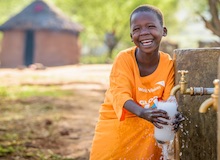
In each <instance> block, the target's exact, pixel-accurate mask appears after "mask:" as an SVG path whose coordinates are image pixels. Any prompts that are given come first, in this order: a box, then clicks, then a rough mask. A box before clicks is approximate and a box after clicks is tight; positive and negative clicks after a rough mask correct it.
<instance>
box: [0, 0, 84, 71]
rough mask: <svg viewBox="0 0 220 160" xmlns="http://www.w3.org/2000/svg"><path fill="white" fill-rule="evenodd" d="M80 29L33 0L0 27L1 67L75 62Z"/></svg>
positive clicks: (54, 11)
mask: <svg viewBox="0 0 220 160" xmlns="http://www.w3.org/2000/svg"><path fill="white" fill-rule="evenodd" d="M82 29H83V28H82V26H81V25H79V24H78V23H75V22H73V21H71V20H70V19H69V18H67V17H66V16H65V15H64V14H63V13H62V12H61V11H60V10H59V9H58V8H57V7H55V6H54V5H52V4H49V3H48V4H47V3H45V2H44V1H43V0H35V1H33V3H31V4H30V5H28V6H27V7H26V8H24V9H23V10H22V11H21V12H20V13H18V14H17V15H15V16H14V17H12V18H10V19H9V20H8V21H6V22H5V23H4V24H2V25H1V26H0V31H3V32H4V36H3V40H2V47H1V48H2V49H1V52H0V61H1V67H17V66H20V65H26V66H29V65H30V64H33V63H41V64H43V65H45V66H60V65H71V64H75V63H78V62H79V56H80V44H79V33H80V32H81V31H82Z"/></svg>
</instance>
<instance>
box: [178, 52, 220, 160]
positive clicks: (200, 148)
mask: <svg viewBox="0 0 220 160" xmlns="http://www.w3.org/2000/svg"><path fill="white" fill-rule="evenodd" d="M219 57H220V48H211V49H200V48H199V49H178V50H174V59H175V83H176V84H178V83H179V80H180V74H179V73H177V71H178V70H188V71H189V72H188V74H187V75H186V80H187V82H188V84H187V86H188V88H189V87H205V88H213V87H214V85H213V80H214V79H216V78H217V77H218V76H217V72H218V71H217V70H218V58H219ZM176 97H177V100H178V104H179V111H180V112H182V113H183V115H184V116H185V119H186V120H185V121H184V122H183V126H182V128H180V130H179V139H178V143H179V148H176V149H177V150H178V149H179V153H178V156H179V157H176V159H181V160H200V159H201V160H205V159H207V160H217V114H216V113H217V112H216V111H215V110H214V109H213V108H210V109H209V110H208V111H207V113H199V107H200V105H201V104H202V103H203V102H204V101H205V100H206V99H208V98H210V95H203V96H190V95H182V94H180V93H179V92H177V94H176ZM177 146H178V145H177Z"/></svg>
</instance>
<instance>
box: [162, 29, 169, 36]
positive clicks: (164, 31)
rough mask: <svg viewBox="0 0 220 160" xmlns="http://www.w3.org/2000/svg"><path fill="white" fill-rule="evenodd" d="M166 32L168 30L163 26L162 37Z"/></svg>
mask: <svg viewBox="0 0 220 160" xmlns="http://www.w3.org/2000/svg"><path fill="white" fill-rule="evenodd" d="M167 32H168V31H167V28H166V27H163V36H164V37H166V35H167Z"/></svg>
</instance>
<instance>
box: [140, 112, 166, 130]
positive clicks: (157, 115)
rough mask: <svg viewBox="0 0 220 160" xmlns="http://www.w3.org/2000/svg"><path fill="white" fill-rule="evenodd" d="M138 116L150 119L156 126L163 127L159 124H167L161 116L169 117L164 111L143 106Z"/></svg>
mask: <svg viewBox="0 0 220 160" xmlns="http://www.w3.org/2000/svg"><path fill="white" fill-rule="evenodd" d="M139 117H141V118H143V119H146V120H148V121H150V122H151V123H152V124H153V125H154V126H156V127H157V128H163V127H162V126H160V125H159V124H164V125H168V123H167V122H166V121H163V118H164V119H167V120H169V119H170V118H169V116H168V115H167V112H166V111H164V110H160V109H152V108H147V109H146V108H144V109H143V110H142V112H141V114H140V116H139Z"/></svg>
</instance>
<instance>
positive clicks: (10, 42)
mask: <svg viewBox="0 0 220 160" xmlns="http://www.w3.org/2000/svg"><path fill="white" fill-rule="evenodd" d="M24 36H25V35H24V32H22V31H19V30H11V31H5V32H4V33H3V39H2V44H1V52H0V61H1V62H0V63H1V65H0V66H1V67H2V68H15V67H18V66H21V65H23V64H24V62H23V53H24V38H25V37H24Z"/></svg>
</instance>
